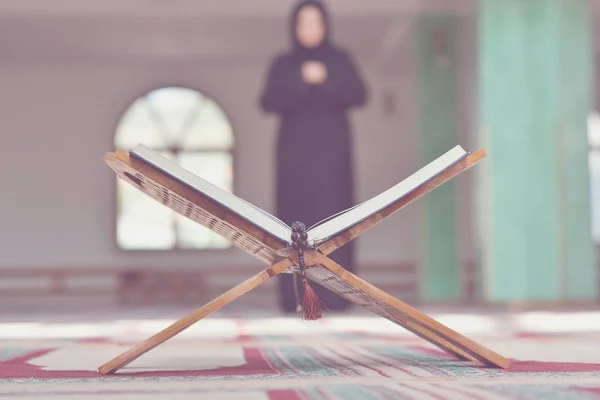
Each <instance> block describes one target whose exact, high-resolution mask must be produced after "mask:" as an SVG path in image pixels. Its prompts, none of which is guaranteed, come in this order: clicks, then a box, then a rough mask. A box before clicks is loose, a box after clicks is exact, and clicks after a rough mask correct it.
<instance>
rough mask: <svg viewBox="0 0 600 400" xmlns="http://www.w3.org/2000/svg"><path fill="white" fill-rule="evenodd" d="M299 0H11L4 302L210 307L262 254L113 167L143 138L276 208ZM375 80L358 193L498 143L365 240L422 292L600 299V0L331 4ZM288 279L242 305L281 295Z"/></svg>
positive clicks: (389, 275)
mask: <svg viewBox="0 0 600 400" xmlns="http://www.w3.org/2000/svg"><path fill="white" fill-rule="evenodd" d="M293 3H294V2H293V1H291V0H252V1H248V0H227V1H210V0H196V1H191V0H178V1H151V0H144V1H142V0H126V1H123V0H121V1H116V0H103V1H92V0H56V1H52V2H48V1H41V0H27V1H23V0H19V1H17V0H0V124H1V125H0V126H1V128H2V129H1V130H0V134H1V138H2V146H1V147H0V185H1V186H0V187H1V191H0V312H15V311H18V312H26V311H27V310H41V309H48V310H51V309H53V310H56V309H60V310H69V309H74V308H82V307H93V308H99V307H100V308H101V307H129V308H135V307H154V306H161V307H164V306H168V305H174V306H178V305H182V304H184V305H185V306H186V307H189V306H192V305H193V306H194V307H195V306H200V305H201V304H202V303H203V302H205V301H208V300H210V299H212V298H214V297H216V296H217V295H219V294H220V293H222V292H223V291H225V290H227V289H229V288H231V287H233V286H234V285H236V284H238V283H239V282H241V281H243V280H245V279H246V278H248V277H249V276H251V275H253V274H254V273H256V272H257V271H259V270H260V269H262V268H263V265H261V264H260V263H259V262H257V261H256V260H254V259H253V258H252V257H250V256H248V255H247V254H245V253H242V252H241V251H239V250H237V249H235V248H232V247H230V246H229V244H228V243H227V242H226V241H224V240H222V239H220V238H219V237H217V236H215V235H214V234H212V233H211V232H209V231H207V230H205V229H204V228H202V227H198V226H195V224H192V223H189V222H186V221H185V220H183V219H180V218H178V217H177V216H175V215H174V214H173V213H172V212H171V211H170V210H169V209H167V208H165V207H163V206H162V205H160V204H158V203H156V202H154V201H153V200H150V199H149V198H146V197H145V196H144V195H142V194H141V193H138V192H136V191H135V190H134V189H131V188H129V187H127V186H125V185H122V184H121V183H118V182H117V181H116V178H115V175H114V173H113V172H112V171H111V170H110V169H109V168H108V167H107V166H106V165H105V164H104V162H103V160H102V157H103V155H104V153H105V152H109V151H114V149H123V150H128V149H129V148H131V147H133V146H135V145H136V144H137V143H140V142H142V143H145V144H147V145H149V146H152V147H153V148H155V149H156V150H158V151H160V152H162V153H163V154H166V155H168V156H169V157H171V158H173V159H174V160H176V161H177V162H178V163H180V164H181V165H183V166H184V167H185V168H188V169H190V170H191V171H193V172H195V173H197V174H198V175H200V176H202V177H204V178H206V179H208V180H210V181H211V182H214V183H215V184H217V185H219V186H221V187H223V188H225V189H226V190H229V191H231V192H233V193H234V194H236V195H237V196H240V197H241V198H243V199H245V200H247V201H249V202H251V203H253V204H255V205H257V206H258V207H261V208H263V209H265V210H267V211H270V212H273V211H274V201H275V200H274V199H275V192H274V183H275V182H274V179H275V178H274V177H275V138H276V127H277V120H276V118H275V117H273V116H270V115H267V114H264V113H263V112H261V111H260V109H259V107H258V99H259V96H260V92H261V90H262V87H263V85H264V80H265V78H266V74H267V69H268V66H269V64H270V62H271V61H272V58H273V57H274V56H275V55H276V54H277V53H278V52H280V51H283V50H285V49H286V47H287V46H289V43H290V36H289V28H288V23H289V14H290V10H291V7H292V4H293ZM327 4H328V6H329V8H330V11H331V20H332V21H331V22H332V27H333V32H332V34H333V37H334V38H335V41H336V42H337V43H339V44H340V45H341V46H343V47H344V48H345V49H347V50H348V51H350V52H351V53H352V55H353V57H354V59H355V60H356V62H357V65H358V67H359V69H360V71H361V74H362V76H363V78H364V80H365V84H366V85H367V87H368V90H369V103H368V105H367V106H366V107H364V108H361V109H357V110H356V111H354V112H353V113H352V115H351V119H352V124H353V132H354V136H353V138H354V143H355V149H354V152H355V154H354V159H355V178H356V198H357V201H359V202H361V201H364V200H367V199H369V198H370V197H372V196H375V195H377V194H379V193H380V192H382V191H384V190H385V189H387V188H389V187H390V186H392V185H394V184H396V183H398V182H399V181H401V180H402V179H404V178H406V177H407V176H408V175H410V174H412V173H413V172H415V171H416V170H417V169H419V168H420V167H422V166H423V165H425V164H427V163H429V162H430V161H432V160H433V159H435V158H436V157H438V156H439V155H441V154H442V153H444V152H445V151H447V150H449V149H451V148H452V147H454V146H455V145H461V146H463V147H464V148H465V149H467V150H470V151H475V150H476V149H478V148H481V147H482V148H484V149H485V150H486V151H487V153H488V157H487V158H486V159H484V160H483V161H482V162H481V163H480V164H478V166H477V167H475V168H473V169H471V170H469V171H468V172H466V173H463V174H462V175H460V177H458V178H457V179H454V180H453V181H452V182H450V183H447V184H446V185H444V186H443V187H441V188H439V189H437V190H436V191H434V192H433V193H431V194H429V195H428V196H427V197H425V198H422V199H421V200H419V201H418V202H416V203H414V204H411V205H410V206H408V207H406V208H405V209H403V210H402V211H400V212H399V213H397V214H395V215H394V216H393V217H391V218H389V219H387V220H386V221H385V222H383V223H382V224H380V225H378V226H377V227H376V228H375V229H373V230H371V231H369V232H367V233H366V234H364V235H363V236H361V237H360V238H359V239H358V240H357V266H356V272H357V274H358V275H359V276H361V277H363V278H364V279H366V280H368V281H370V282H371V283H373V284H375V285H376V286H379V287H380V288H382V289H384V290H386V291H388V292H389V293H391V294H392V295H394V296H397V297H398V298H400V299H401V300H404V301H407V302H409V303H411V304H431V305H440V304H443V305H460V306H461V307H463V306H465V305H468V306H488V307H492V306H499V305H525V306H529V305H540V304H542V305H550V306H556V305H565V304H566V305H575V306H583V305H589V304H594V303H596V302H597V299H598V293H599V289H600V286H599V284H598V283H599V281H598V269H599V264H598V262H597V259H596V246H597V243H598V241H599V240H600V117H599V116H598V115H596V111H595V110H597V109H598V107H597V104H598V103H597V100H596V99H597V88H598V85H597V78H596V77H597V75H598V71H600V69H599V67H600V65H599V64H598V60H599V58H598V55H599V54H600V41H598V40H596V37H597V33H596V32H597V31H598V27H599V26H600V2H597V1H589V2H587V1H583V0H564V1H555V2H547V1H529V2H522V1H516V0H479V1H477V0H444V1H439V0H329V1H328V2H327ZM275 287H276V286H275V282H267V283H266V284H264V285H263V286H261V287H260V288H259V289H257V290H254V291H252V292H251V293H248V294H247V295H245V296H244V297H243V298H242V299H241V300H239V301H237V302H234V303H233V304H231V305H230V306H228V307H230V308H236V307H237V308H255V309H262V310H265V309H273V310H276V309H277V304H276V302H277V300H276V291H275Z"/></svg>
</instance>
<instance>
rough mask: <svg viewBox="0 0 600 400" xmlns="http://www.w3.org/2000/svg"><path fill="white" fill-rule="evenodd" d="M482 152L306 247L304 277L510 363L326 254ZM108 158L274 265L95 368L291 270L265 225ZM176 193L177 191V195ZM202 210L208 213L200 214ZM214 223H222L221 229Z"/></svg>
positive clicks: (491, 361)
mask: <svg viewBox="0 0 600 400" xmlns="http://www.w3.org/2000/svg"><path fill="white" fill-rule="evenodd" d="M483 157H485V151H484V150H478V151H477V152H475V153H472V154H470V155H469V156H467V157H466V158H465V159H463V160H461V161H459V162H458V163H456V164H454V165H453V166H452V167H450V168H449V169H447V170H445V171H444V172H442V173H441V174H439V175H437V176H436V177H435V178H434V179H432V180H430V181H428V182H427V183H425V184H423V185H421V186H420V187H418V188H417V189H415V190H414V191H413V192H411V193H410V194H409V195H407V196H404V197H403V198H401V199H400V200H398V201H396V202H395V203H392V204H390V205H389V206H388V207H386V208H385V209H383V210H381V211H380V212H378V213H377V214H374V215H373V216H371V217H369V218H367V219H365V220H363V221H361V222H360V223H358V224H357V225H355V226H353V227H352V228H350V229H348V230H347V231H345V232H343V233H341V234H340V235H338V236H336V237H335V238H333V239H332V240H329V241H327V242H325V243H323V244H322V245H320V246H319V247H318V248H317V249H316V250H309V251H306V252H305V255H304V259H305V262H306V265H307V266H309V267H308V268H307V271H306V274H307V277H308V278H309V279H310V280H312V281H314V282H316V283H318V284H320V285H322V286H324V287H326V288H328V289H330V290H331V291H333V292H335V293H337V294H339V295H340V296H343V297H345V298H347V299H348V300H350V301H352V302H354V303H356V304H359V305H361V306H363V307H364V308H366V309H368V310H369V311H371V312H373V313H375V314H377V315H379V316H382V317H384V318H387V319H388V320H390V321H392V322H394V323H396V324H398V325H400V326H402V327H404V328H405V329H407V330H408V331H410V332H412V333H414V334H416V335H417V336H419V337H421V338H423V339H425V340H427V341H429V342H430V343H432V344H434V345H436V346H437V347H439V348H440V349H442V350H444V351H446V352H447V353H449V354H452V355H454V356H455V357H457V358H459V359H461V360H467V361H474V362H481V363H483V364H485V365H487V366H490V367H499V368H508V366H509V364H510V362H509V360H508V359H506V358H504V357H502V356H501V355H499V354H496V353H495V352H493V351H491V350H489V349H487V348H485V347H483V346H481V345H480V344H478V343H476V342H474V341H472V340H471V339H469V338H467V337H465V336H463V335H461V334H459V333H458V332H456V331H454V330H452V329H450V328H448V327H447V326H445V325H443V324H441V323H439V322H437V321H436V320H434V319H432V318H430V317H428V316H427V315H425V314H423V313H422V312H420V311H418V310H416V309H415V308H413V307H411V306H409V305H407V304H406V303H404V302H402V301H400V300H398V299H396V298H394V297H393V296H391V295H389V294H387V293H385V292H384V291H382V290H380V289H378V288H376V287H375V286H373V285H371V284H370V283H368V282H366V281H364V280H363V279H361V278H359V277H358V276H356V275H354V274H352V273H351V272H350V271H347V270H346V269H344V268H343V267H342V266H340V265H339V264H337V263H336V262H334V261H333V260H331V259H330V258H329V257H327V255H328V254H330V253H332V252H333V251H335V250H336V249H338V248H340V247H341V246H343V245H345V244H346V243H348V242H349V241H351V240H352V239H354V238H356V237H358V236H359V235H360V234H362V233H363V232H365V231H366V230H368V229H370V228H372V227H373V226H375V225H376V224H378V223H379V222H381V221H382V220H383V219H385V218H387V217H388V216H390V215H391V214H393V213H394V212H396V211H398V210H399V209H401V208H402V207H404V206H406V205H408V204H409V203H411V202H413V201H414V200H416V199H417V198H419V197H421V196H423V195H424V194H426V193H428V192H430V191H431V190H433V189H434V188H436V187H438V186H440V185H441V184H443V183H444V182H446V181H448V180H450V179H452V178H453V177H455V176H456V175H458V174H459V173H461V172H462V171H464V170H466V169H468V168H470V167H471V166H473V165H474V164H475V163H477V162H478V161H479V160H481V159H482V158H483ZM105 161H106V162H107V163H108V164H109V166H110V167H111V168H112V169H113V170H115V172H116V173H117V174H118V175H119V176H120V177H121V178H122V179H126V180H129V181H130V182H131V183H133V184H135V185H137V186H138V188H140V190H143V191H145V192H146V193H147V194H149V195H150V196H152V197H154V198H156V199H157V200H159V201H162V202H163V203H164V204H166V205H168V206H170V207H171V208H173V209H175V210H176V211H178V212H181V213H182V214H185V215H186V216H188V217H191V218H193V219H195V220H197V221H198V222H199V223H202V224H203V225H206V226H209V227H210V228H211V229H214V230H216V231H218V229H221V231H222V232H223V231H227V229H225V228H223V226H226V227H228V229H229V230H231V229H233V230H235V231H236V232H235V233H234V234H233V236H232V239H231V240H232V241H233V242H234V243H235V244H236V245H237V246H239V247H240V248H243V249H245V250H246V251H248V252H250V253H252V254H253V255H254V256H256V257H257V258H259V259H261V260H263V261H264V262H267V263H269V264H271V266H270V267H269V268H266V269H264V270H263V271H261V272H259V273H258V274H256V275H254V276H253V277H251V278H250V279H248V280H246V281H245V282H242V283H241V284H239V285H237V286H236V287H234V288H233V289H230V290H229V291H227V292H225V293H223V294H222V295H221V296H219V297H217V298H216V299H214V300H213V301H211V302H209V303H207V304H206V305H204V306H203V307H201V308H199V309H197V310H196V311H194V312H192V313H191V314H189V315H187V316H185V317H184V318H182V319H180V320H178V321H177V322H175V323H173V324H172V325H171V326H169V327H167V328H166V329H164V330H162V331H160V332H158V333H157V334H155V335H154V336H152V337H150V338H148V339H146V340H145V341H143V342H140V343H138V344H136V345H135V346H133V347H132V348H131V349H129V350H127V351H126V352H124V353H123V354H121V355H119V356H118V357H116V358H114V359H113V360H111V361H109V362H107V363H106V364H104V365H102V366H101V367H100V368H99V369H98V370H99V371H100V373H102V374H112V373H115V372H116V371H118V370H119V369H121V368H123V367H124V366H126V365H127V364H129V363H131V362H132V361H134V360H135V359H137V358H138V357H140V356H142V355H143V354H145V353H146V352H148V351H150V350H152V349H153V348H155V347H156V346H158V345H160V344H161V343H163V342H165V341H166V340H168V339H170V338H172V337H173V336H175V335H177V334H178V333H180V332H182V331H183V330H185V329H187V328H189V327H190V326H192V325H193V324H195V323H196V322H198V321H200V320H201V319H203V318H205V317H207V316H208V315H210V314H212V313H213V312H215V311H217V310H219V309H220V308H222V307H223V306H225V305H226V304H229V303H231V302H232V301H234V300H236V299H237V298H239V297H240V296H242V295H244V294H245V293H248V292H249V291H251V290H253V289H255V288H256V287H258V286H259V285H260V284H262V283H263V282H265V281H267V280H268V279H270V278H272V277H274V276H276V275H278V274H280V273H284V272H286V271H289V270H290V268H292V267H293V266H294V265H295V264H296V263H297V258H296V255H295V254H291V255H289V256H288V257H285V258H283V257H279V256H276V254H277V251H278V250H282V249H284V246H283V245H282V243H280V242H278V241H276V240H273V239H272V238H270V237H268V236H267V235H265V234H264V232H262V231H259V230H257V229H256V228H255V227H254V226H252V225H250V224H248V222H247V221H244V220H242V219H241V218H239V217H237V216H236V215H234V214H231V213H230V212H227V211H226V210H223V209H221V208H219V207H218V206H217V205H215V204H214V203H211V202H210V201H207V200H206V199H205V198H203V197H202V196H199V195H198V194H197V193H196V192H194V191H192V190H191V189H189V188H188V187H186V186H184V185H183V184H181V183H179V182H177V181H175V180H173V179H171V178H170V177H168V176H166V175H164V174H162V173H161V172H160V171H158V170H154V169H152V168H150V167H148V166H147V165H145V164H143V163H141V162H139V161H137V160H134V159H130V158H129V156H128V155H127V154H126V153H122V152H117V153H108V154H107V155H106V156H105ZM173 197H175V199H174V200H173ZM185 202H187V203H185ZM194 206H196V207H199V208H200V209H202V210H205V211H206V213H208V214H210V216H208V215H202V216H198V215H196V214H198V213H201V212H200V211H198V210H196V211H195V212H196V214H193V213H194V212H193V211H191V209H192V208H193V207H194ZM204 217H205V218H206V219H203V218H204ZM210 218H213V219H210ZM219 223H220V224H224V225H222V226H221V228H218V224H219ZM232 227H234V228H232ZM230 236H231V235H230ZM257 246H258V247H257Z"/></svg>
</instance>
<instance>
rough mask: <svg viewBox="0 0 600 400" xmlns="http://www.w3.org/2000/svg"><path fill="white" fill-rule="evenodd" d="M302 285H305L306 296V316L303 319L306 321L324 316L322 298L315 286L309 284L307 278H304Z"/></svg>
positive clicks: (304, 310) (304, 308) (303, 303)
mask: <svg viewBox="0 0 600 400" xmlns="http://www.w3.org/2000/svg"><path fill="white" fill-rule="evenodd" d="M302 285H304V298H303V299H302V311H303V312H304V316H303V318H302V319H303V320H305V321H315V320H317V319H319V318H321V317H322V314H321V304H322V302H321V299H319V297H318V296H317V294H316V293H315V291H314V290H313V288H311V287H310V286H309V285H308V282H307V280H306V278H302Z"/></svg>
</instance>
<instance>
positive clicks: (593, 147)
mask: <svg viewBox="0 0 600 400" xmlns="http://www.w3.org/2000/svg"><path fill="white" fill-rule="evenodd" d="M587 122H588V144H589V152H590V153H589V167H590V191H591V202H592V231H593V235H594V241H595V242H596V243H600V114H598V113H596V112H594V113H592V114H590V115H589V116H588V121H587Z"/></svg>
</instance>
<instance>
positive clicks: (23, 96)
mask: <svg viewBox="0 0 600 400" xmlns="http://www.w3.org/2000/svg"><path fill="white" fill-rule="evenodd" d="M265 67H266V64H265V65H241V66H237V67H236V66H228V67H223V66H214V65H213V66H209V65H206V66H203V65H186V66H185V67H177V66H170V67H166V66H144V65H123V64H118V63H115V64H108V63H107V64H103V65H99V64H97V63H96V64H85V63H73V62H69V63H64V64H61V63H57V62H54V63H49V64H47V65H44V64H40V63H36V64H30V65H23V64H20V65H8V64H5V65H4V66H1V67H0V121H2V138H3V144H4V145H3V147H2V149H1V152H0V183H1V184H2V189H3V190H2V195H1V196H0V222H1V226H2V231H1V232H2V233H1V236H2V237H1V240H0V267H3V268H10V267H34V266H35V267H43V266H48V267H51V266H72V267H87V266H95V267H97V266H105V267H107V268H108V267H119V266H125V265H129V266H131V265H134V266H135V265H148V266H162V265H178V266H190V267H200V266H202V265H211V266H213V265H234V264H235V265H237V264H248V263H253V262H254V261H253V260H251V259H250V258H249V257H248V256H247V255H245V254H243V253H241V252H237V251H234V252H225V253H222V254H221V253H214V252H211V253H195V252H183V253H173V252H169V253H165V254H161V253H151V254H143V253H142V254H140V253H135V254H127V253H125V252H121V251H119V250H118V249H117V248H116V246H115V240H114V213H115V208H114V202H113V195H114V189H113V188H114V177H113V174H112V172H111V171H110V170H109V169H108V167H106V166H105V164H104V163H103V162H102V156H103V154H104V153H105V152H106V151H112V150H113V134H114V130H115V127H116V124H117V122H118V119H119V117H120V115H121V114H122V112H123V111H124V110H125V109H126V108H127V106H128V105H129V103H130V102H131V101H133V100H134V99H135V98H136V97H137V96H138V95H141V94H143V93H144V92H145V91H147V90H149V89H152V88H154V87H157V86H162V85H185V86H191V87H195V88H198V89H200V90H203V91H205V92H206V93H207V94H209V95H211V96H213V97H215V98H216V99H217V100H218V101H219V102H220V103H221V104H222V105H223V106H224V108H225V109H226V111H227V112H228V113H229V115H230V117H231V119H232V123H233V126H234V128H235V133H236V139H237V150H236V151H237V159H236V167H237V170H236V179H237V181H236V190H237V194H238V195H240V196H241V197H243V198H245V199H247V200H248V201H250V202H252V203H255V204H257V205H258V206H259V207H263V208H265V209H266V210H269V211H271V210H273V199H274V191H273V177H274V175H273V168H274V165H273V157H272V155H273V144H274V137H275V136H274V130H275V120H274V119H273V118H270V117H267V116H265V115H263V114H261V113H260V111H259V110H258V109H257V106H256V99H257V97H258V95H259V91H260V89H261V85H262V81H263V77H264V70H265ZM363 70H364V75H365V78H366V80H367V81H368V84H369V87H370V95H371V102H370V106H369V107H368V108H367V109H365V110H361V111H357V112H356V113H355V114H354V115H353V116H352V118H353V120H354V122H355V124H354V129H355V137H356V139H355V143H356V149H357V153H356V162H357V174H358V175H357V181H358V182H357V188H358V193H357V195H358V200H359V201H362V200H365V199H367V198H369V197H370V196H372V195H375V194H377V193H379V192H380V191H382V190H384V189H386V188H387V187H389V186H390V185H393V184H394V183H396V182H397V181H399V180H400V179H402V178H404V177H405V176H407V175H408V174H410V173H412V172H413V171H414V170H415V169H416V168H417V165H416V164H415V159H414V154H415V143H416V142H415V134H414V121H415V109H414V102H413V101H412V97H413V95H412V88H411V85H412V80H411V77H410V76H401V77H398V78H397V79H395V80H394V81H391V80H388V81H387V82H386V81H384V80H383V79H382V78H378V75H377V74H376V71H370V70H369V68H368V67H366V66H363ZM383 87H386V88H388V89H389V88H392V89H393V90H394V91H395V93H397V94H398V95H399V101H398V109H399V112H398V114H397V115H396V116H391V117H389V116H383V115H382V113H381V107H380V103H379V102H380V95H381V89H382V88H383ZM415 210H416V208H415V207H414V206H410V207H408V208H407V209H405V210H403V211H402V212H400V213H399V214H396V215H395V216H394V217H392V218H391V219H390V220H389V221H385V222H384V223H382V224H381V225H380V226H378V227H377V228H375V229H373V230H372V231H370V232H368V233H367V234H366V235H365V236H364V237H363V238H361V239H360V240H359V243H360V244H359V246H360V247H359V258H360V260H361V261H363V262H368V263H371V262H398V261H410V260H414V259H415V257H416V253H415V249H416V248H417V246H416V242H415V241H416V238H417V235H415V234H414V232H413V230H414V227H415V226H416V225H415V222H416V220H415V216H414V215H413V214H414V212H415Z"/></svg>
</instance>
